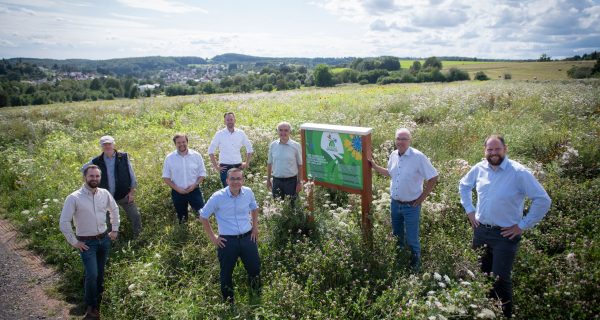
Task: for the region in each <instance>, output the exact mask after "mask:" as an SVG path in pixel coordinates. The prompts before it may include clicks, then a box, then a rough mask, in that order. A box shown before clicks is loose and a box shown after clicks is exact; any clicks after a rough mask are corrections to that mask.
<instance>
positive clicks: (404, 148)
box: [368, 128, 438, 272]
mask: <svg viewBox="0 0 600 320" xmlns="http://www.w3.org/2000/svg"><path fill="white" fill-rule="evenodd" d="M411 139H412V136H411V134H410V131H409V130H408V129H406V128H401V129H398V130H397V131H396V149H397V150H395V151H393V152H392V153H391V154H390V157H389V160H388V165H387V168H384V167H381V166H378V165H377V164H376V163H375V161H373V160H372V159H368V161H369V162H370V163H371V166H372V167H373V169H375V171H377V172H378V173H380V174H382V175H384V176H386V177H391V181H390V193H391V198H392V203H391V215H392V231H393V233H394V236H396V238H397V239H398V247H399V248H400V249H402V248H403V247H404V246H405V244H407V245H408V246H409V247H410V251H411V261H410V265H411V267H412V269H413V271H415V272H418V271H419V268H420V264H421V243H420V242H419V220H420V216H421V203H423V201H425V199H427V196H429V194H430V193H431V191H432V190H433V187H434V186H435V184H436V183H437V180H438V173H437V170H436V169H435V168H434V167H433V165H431V161H430V160H429V158H427V156H425V155H424V154H423V153H422V152H421V151H419V150H417V149H415V148H412V147H411V146H410V142H411ZM423 182H425V187H423Z"/></svg>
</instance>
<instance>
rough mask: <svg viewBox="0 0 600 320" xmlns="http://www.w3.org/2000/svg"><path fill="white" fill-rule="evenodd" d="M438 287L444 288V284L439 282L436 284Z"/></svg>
mask: <svg viewBox="0 0 600 320" xmlns="http://www.w3.org/2000/svg"><path fill="white" fill-rule="evenodd" d="M438 286H440V287H441V288H445V287H446V284H445V283H443V282H441V281H440V282H438Z"/></svg>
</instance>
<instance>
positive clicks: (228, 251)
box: [217, 234, 260, 302]
mask: <svg viewBox="0 0 600 320" xmlns="http://www.w3.org/2000/svg"><path fill="white" fill-rule="evenodd" d="M221 237H223V238H225V239H226V240H227V242H225V248H217V256H218V257H219V265H220V267H221V275H220V278H221V294H223V300H224V301H229V302H233V279H232V276H233V269H235V264H236V262H237V260H238V258H241V259H242V263H243V264H244V268H246V272H247V273H248V284H249V286H250V292H251V293H258V292H259V291H260V258H259V256H258V246H257V245H256V242H254V241H252V240H251V239H250V235H249V234H248V235H246V236H244V237H241V238H238V237H237V236H226V235H221Z"/></svg>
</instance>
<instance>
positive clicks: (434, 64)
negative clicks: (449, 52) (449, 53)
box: [423, 57, 442, 70]
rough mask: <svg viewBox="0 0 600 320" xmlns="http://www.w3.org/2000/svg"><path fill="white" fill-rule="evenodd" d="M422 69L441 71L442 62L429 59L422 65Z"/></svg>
mask: <svg viewBox="0 0 600 320" xmlns="http://www.w3.org/2000/svg"><path fill="white" fill-rule="evenodd" d="M423 69H438V70H439V69H442V61H440V59H438V58H436V57H429V58H427V60H425V62H424V63H423Z"/></svg>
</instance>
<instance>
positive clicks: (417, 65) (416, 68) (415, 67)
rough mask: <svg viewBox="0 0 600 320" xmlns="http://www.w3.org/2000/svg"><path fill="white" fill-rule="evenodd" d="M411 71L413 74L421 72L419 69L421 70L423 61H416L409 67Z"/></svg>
mask: <svg viewBox="0 0 600 320" xmlns="http://www.w3.org/2000/svg"><path fill="white" fill-rule="evenodd" d="M409 71H410V73H412V74H417V73H419V71H421V62H420V61H418V60H417V61H414V62H413V64H412V66H410V69H409Z"/></svg>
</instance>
